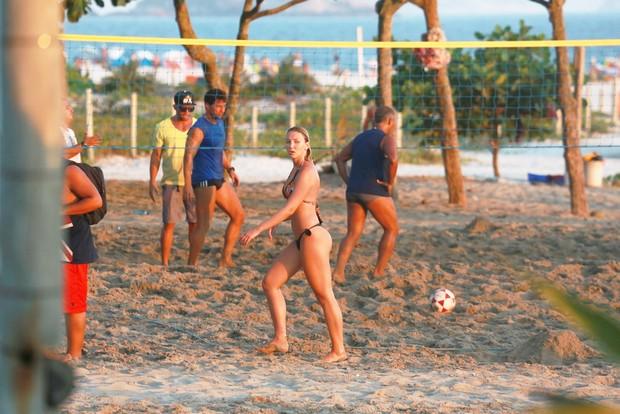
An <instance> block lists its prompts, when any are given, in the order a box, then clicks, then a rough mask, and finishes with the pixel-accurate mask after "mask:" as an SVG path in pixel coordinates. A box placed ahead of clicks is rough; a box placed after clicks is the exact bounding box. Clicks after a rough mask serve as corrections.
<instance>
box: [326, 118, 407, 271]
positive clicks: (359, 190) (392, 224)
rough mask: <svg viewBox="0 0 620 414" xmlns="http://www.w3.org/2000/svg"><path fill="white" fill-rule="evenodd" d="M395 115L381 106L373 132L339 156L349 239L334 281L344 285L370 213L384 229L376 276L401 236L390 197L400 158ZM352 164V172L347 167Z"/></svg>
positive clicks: (341, 251) (341, 249) (344, 243)
mask: <svg viewBox="0 0 620 414" xmlns="http://www.w3.org/2000/svg"><path fill="white" fill-rule="evenodd" d="M395 132H396V111H395V110H394V109H393V108H391V107H389V106H379V107H378V108H377V109H376V111H375V117H374V128H372V129H369V130H367V131H364V132H362V133H360V134H359V135H357V136H356V137H355V138H354V139H353V140H352V141H351V142H350V143H349V144H347V145H346V146H345V147H344V148H343V149H342V151H340V153H339V154H338V155H337V156H336V165H337V166H338V173H339V174H340V177H341V178H342V180H343V181H344V182H345V184H346V185H347V192H346V199H347V235H346V236H345V238H344V239H343V240H342V242H340V247H339V249H338V260H337V262H336V268H335V269H334V273H333V278H334V281H335V282H337V283H344V280H345V275H344V270H345V266H346V265H347V262H348V261H349V257H350V256H351V253H352V251H353V247H355V244H356V243H357V241H358V240H359V238H360V236H361V235H362V231H363V230H364V221H365V220H366V215H367V213H368V211H370V213H371V214H372V216H373V217H374V218H375V220H377V222H378V223H379V224H380V225H381V227H383V236H382V237H381V242H380V243H379V253H378V257H377V263H376V265H375V270H374V275H375V276H380V275H383V272H384V271H385V267H386V265H387V262H388V260H389V259H390V257H391V256H392V253H393V252H394V246H395V244H396V237H397V235H398V216H397V214H396V206H395V205H394V200H393V199H392V197H391V194H392V189H393V186H394V181H395V180H396V170H397V168H398V157H397V148H396V136H395V135H396V134H395ZM348 160H352V165H351V172H350V173H347V166H346V163H347V161H348Z"/></svg>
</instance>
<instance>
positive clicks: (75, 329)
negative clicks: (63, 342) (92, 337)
mask: <svg viewBox="0 0 620 414" xmlns="http://www.w3.org/2000/svg"><path fill="white" fill-rule="evenodd" d="M65 327H66V330H67V359H68V360H78V359H80V358H81V357H82V347H83V346H84V333H85V332H86V312H81V313H66V314H65Z"/></svg>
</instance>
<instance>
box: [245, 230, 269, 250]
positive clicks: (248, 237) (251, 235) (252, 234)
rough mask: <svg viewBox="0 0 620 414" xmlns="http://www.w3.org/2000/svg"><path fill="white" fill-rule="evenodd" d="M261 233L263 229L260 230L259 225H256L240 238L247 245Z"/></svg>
mask: <svg viewBox="0 0 620 414" xmlns="http://www.w3.org/2000/svg"><path fill="white" fill-rule="evenodd" d="M261 233H262V230H260V229H259V228H258V227H254V228H253V229H252V230H250V231H248V232H247V233H245V234H244V235H243V236H241V238H240V239H239V242H240V243H241V245H242V246H247V245H248V244H250V242H251V241H252V240H254V239H255V238H256V236H258V235H259V234H261ZM270 233H271V232H270Z"/></svg>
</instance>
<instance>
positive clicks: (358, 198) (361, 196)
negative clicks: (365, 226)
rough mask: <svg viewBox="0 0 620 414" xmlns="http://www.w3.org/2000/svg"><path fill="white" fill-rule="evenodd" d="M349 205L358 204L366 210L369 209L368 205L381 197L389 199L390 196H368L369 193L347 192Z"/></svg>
mask: <svg viewBox="0 0 620 414" xmlns="http://www.w3.org/2000/svg"><path fill="white" fill-rule="evenodd" d="M346 196H347V203H356V204H359V205H360V206H362V207H364V210H367V209H368V205H369V204H370V203H371V202H372V201H374V200H376V199H377V198H381V197H389V196H380V195H377V194H368V193H349V192H347V194H346Z"/></svg>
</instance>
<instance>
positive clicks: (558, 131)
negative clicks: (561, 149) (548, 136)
mask: <svg viewBox="0 0 620 414" xmlns="http://www.w3.org/2000/svg"><path fill="white" fill-rule="evenodd" d="M555 135H556V136H558V137H559V138H562V110H561V109H556V110H555Z"/></svg>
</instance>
